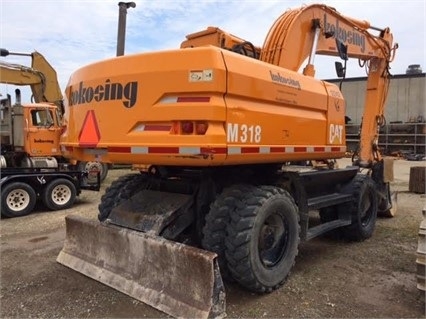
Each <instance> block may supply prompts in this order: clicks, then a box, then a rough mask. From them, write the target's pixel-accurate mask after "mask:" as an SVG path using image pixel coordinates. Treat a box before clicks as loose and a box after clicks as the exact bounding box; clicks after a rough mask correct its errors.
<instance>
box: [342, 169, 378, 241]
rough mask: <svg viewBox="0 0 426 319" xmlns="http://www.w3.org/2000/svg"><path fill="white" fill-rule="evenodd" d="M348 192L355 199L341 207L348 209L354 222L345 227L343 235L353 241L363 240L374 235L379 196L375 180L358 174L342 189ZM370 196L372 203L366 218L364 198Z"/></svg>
mask: <svg viewBox="0 0 426 319" xmlns="http://www.w3.org/2000/svg"><path fill="white" fill-rule="evenodd" d="M342 191H343V192H344V193H346V194H352V195H353V198H354V199H353V201H352V202H351V203H349V204H348V205H342V206H340V208H339V209H345V210H348V211H349V212H350V213H351V216H352V224H351V225H349V226H346V227H345V228H343V231H342V235H343V236H344V237H345V238H346V239H348V240H351V241H363V240H365V239H368V238H370V237H371V236H372V235H373V232H374V229H375V225H376V219H377V211H378V197H377V192H376V187H375V184H374V181H373V180H372V179H371V177H370V176H368V175H364V174H357V175H356V176H355V177H354V179H353V180H352V182H351V183H350V184H349V185H348V186H346V187H344V188H343V190H342ZM366 197H368V199H369V202H370V205H369V206H368V208H367V210H368V211H367V214H368V216H367V217H368V218H367V220H365V218H364V216H362V215H363V211H365V210H366V208H365V207H363V200H364V199H365V198H366Z"/></svg>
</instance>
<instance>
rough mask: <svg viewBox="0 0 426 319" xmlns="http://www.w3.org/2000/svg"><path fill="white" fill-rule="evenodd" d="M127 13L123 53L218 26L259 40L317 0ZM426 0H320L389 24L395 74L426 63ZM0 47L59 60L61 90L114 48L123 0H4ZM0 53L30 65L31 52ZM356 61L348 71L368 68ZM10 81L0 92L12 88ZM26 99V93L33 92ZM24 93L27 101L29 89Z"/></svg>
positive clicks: (162, 5)
mask: <svg viewBox="0 0 426 319" xmlns="http://www.w3.org/2000/svg"><path fill="white" fill-rule="evenodd" d="M134 2H135V3H136V8H134V9H129V10H128V14H127V35H126V50H125V51H126V54H130V53H137V52H147V51H153V50H162V49H171V48H178V47H179V45H180V43H181V42H182V41H183V40H184V39H185V35H186V34H189V33H193V32H196V31H200V30H202V29H205V28H206V27H207V26H217V27H220V28H222V29H224V30H226V31H228V32H230V33H232V34H235V35H237V36H239V37H241V38H244V39H246V40H249V41H251V42H253V43H254V44H255V45H258V46H262V44H263V41H264V38H265V36H266V34H267V32H268V30H269V28H270V27H271V26H272V24H273V22H274V21H275V19H276V18H278V17H279V16H280V15H281V14H282V13H283V12H284V11H285V10H286V9H288V8H295V7H299V6H301V5H303V4H312V3H318V1H308V0H306V1H303V2H302V1H296V0H288V1H283V0H281V1H274V0H263V1H262V0H247V1H243V0H227V1H223V0H187V1H172V0H135V1H134ZM425 2H426V0H387V1H384V0H376V1H375V2H372V1H362V0H358V1H357V0H351V1H349V0H346V1H322V2H320V3H324V4H327V5H330V6H332V7H334V8H336V9H337V10H338V11H339V12H340V13H342V14H344V15H347V16H350V17H353V18H358V19H361V20H367V21H370V22H371V24H372V25H373V26H376V27H380V28H383V27H390V28H391V31H392V32H393V34H394V39H395V41H396V42H398V43H399V50H398V51H397V56H396V59H395V61H394V62H393V63H392V65H391V67H392V69H391V72H392V73H393V74H403V73H405V70H406V68H407V66H408V65H409V64H420V65H421V66H422V68H423V70H426V57H425V52H426V50H425V38H426V34H425V33H426V32H425V31H426V22H425V21H426V14H425V11H426V6H425ZM0 23H1V26H0V47H1V48H6V49H8V50H9V51H14V52H32V51H34V50H37V51H39V52H40V53H42V54H43V55H44V56H45V57H46V58H47V59H48V61H49V62H50V63H51V64H52V65H53V66H54V67H55V68H56V70H57V73H58V76H59V82H60V85H61V88H62V90H64V89H65V86H66V84H67V82H68V78H69V76H70V75H71V73H72V72H73V71H74V70H76V69H78V68H79V67H81V66H84V65H85V64H88V63H91V62H93V61H97V60H101V59H104V58H109V57H113V56H115V54H116V43H117V24H118V1H111V0H102V1H101V0H99V1H94V0H88V1H77V0H69V1H64V0H55V1H50V0H44V1H31V0H0ZM1 60H4V61H7V62H11V63H20V64H24V65H27V66H29V65H30V63H31V61H30V60H29V58H17V57H12V56H9V57H7V58H1ZM334 60H335V58H333V59H331V58H327V59H318V58H317V59H316V67H317V77H318V78H322V79H329V78H335V71H334V62H333V61H334ZM364 75H365V71H364V69H361V68H359V67H358V63H357V61H353V62H351V64H350V67H349V68H348V74H347V77H356V76H364ZM14 89H15V87H13V86H10V85H8V86H4V85H1V86H0V93H2V94H5V93H9V94H13V90H14ZM28 99H29V97H28ZM23 100H24V101H26V100H27V99H26V97H25V91H24V96H23Z"/></svg>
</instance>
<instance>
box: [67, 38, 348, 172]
mask: <svg viewBox="0 0 426 319" xmlns="http://www.w3.org/2000/svg"><path fill="white" fill-rule="evenodd" d="M111 62H112V61H108V60H107V61H104V62H99V63H96V64H93V65H90V66H87V67H84V68H82V69H80V70H78V71H77V72H76V73H74V74H73V75H72V77H71V79H70V82H69V84H68V87H67V89H66V96H67V99H68V106H69V107H68V111H69V115H68V117H69V121H68V122H69V125H68V127H67V130H66V133H65V134H64V135H63V138H62V144H63V145H64V148H65V149H64V151H65V153H64V154H65V155H66V156H67V154H68V156H72V157H77V158H79V159H82V160H92V159H94V158H97V159H98V160H102V161H107V162H113V163H114V162H120V163H132V164H149V163H156V164H157V165H179V166H181V165H183V166H210V165H234V164H254V163H273V162H285V161H295V160H308V159H327V158H337V157H342V156H343V155H344V153H345V136H344V124H345V122H344V116H345V105H344V100H343V97H342V95H341V93H340V91H339V89H338V88H337V87H336V86H335V85H333V84H330V83H326V82H323V81H318V80H315V79H313V78H311V77H306V76H303V75H300V74H298V73H296V72H293V71H289V70H286V69H283V68H280V67H277V66H274V65H270V64H268V63H265V62H262V61H258V60H255V59H252V58H249V57H243V56H241V55H239V54H237V53H233V52H229V51H227V50H224V49H220V48H217V47H213V46H210V47H200V48H193V49H181V50H172V51H165V52H157V53H145V54H138V55H131V56H124V57H120V58H117V59H114V63H111Z"/></svg>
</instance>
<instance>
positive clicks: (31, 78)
mask: <svg viewBox="0 0 426 319" xmlns="http://www.w3.org/2000/svg"><path fill="white" fill-rule="evenodd" d="M0 52H1V56H8V55H24V56H30V57H31V67H26V66H24V65H20V64H13V63H7V62H4V61H0V83H5V84H12V85H18V86H26V85H28V86H30V88H31V92H32V95H33V99H34V102H35V103H43V102H49V103H55V104H56V105H57V106H58V107H60V110H61V111H62V112H63V101H62V100H63V96H62V92H61V88H60V87H59V82H58V77H57V74H56V71H55V69H54V68H53V67H52V66H51V65H50V63H49V62H48V61H47V60H46V58H45V57H44V56H43V55H42V54H40V53H39V52H37V51H34V52H32V53H30V54H26V53H13V52H9V51H7V50H5V49H0Z"/></svg>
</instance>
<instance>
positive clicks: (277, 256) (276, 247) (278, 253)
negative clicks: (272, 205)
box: [258, 213, 289, 268]
mask: <svg viewBox="0 0 426 319" xmlns="http://www.w3.org/2000/svg"><path fill="white" fill-rule="evenodd" d="M288 242H289V229H288V226H287V223H286V222H285V220H284V219H283V217H282V216H281V215H279V214H277V213H273V214H271V215H269V216H268V217H267V218H266V219H265V221H264V223H263V225H262V227H261V228H260V235H259V242H258V250H259V258H260V261H261V262H262V264H263V265H264V266H265V267H267V268H271V267H274V266H275V265H276V264H278V263H279V262H280V261H281V260H282V259H283V256H284V255H285V252H286V251H287V248H288Z"/></svg>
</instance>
